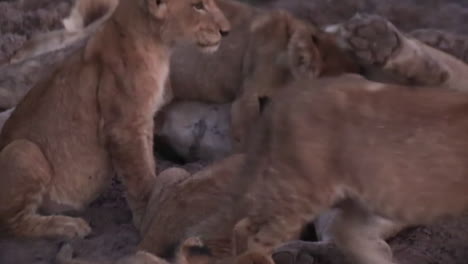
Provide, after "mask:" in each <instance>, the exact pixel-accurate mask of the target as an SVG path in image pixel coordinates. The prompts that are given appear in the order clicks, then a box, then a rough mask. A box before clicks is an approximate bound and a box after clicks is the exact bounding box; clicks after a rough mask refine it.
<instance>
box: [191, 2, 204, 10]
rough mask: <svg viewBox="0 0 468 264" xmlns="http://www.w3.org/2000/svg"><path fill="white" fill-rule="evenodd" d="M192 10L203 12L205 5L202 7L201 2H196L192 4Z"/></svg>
mask: <svg viewBox="0 0 468 264" xmlns="http://www.w3.org/2000/svg"><path fill="white" fill-rule="evenodd" d="M193 8H194V9H195V10H204V9H205V5H203V2H197V3H194V4H193Z"/></svg>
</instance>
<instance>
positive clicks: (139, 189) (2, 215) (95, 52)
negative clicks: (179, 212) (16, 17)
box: [0, 0, 230, 238]
mask: <svg viewBox="0 0 468 264" xmlns="http://www.w3.org/2000/svg"><path fill="white" fill-rule="evenodd" d="M229 29H230V24H229V22H228V21H227V20H226V18H225V17H224V15H223V13H222V12H221V11H220V10H219V8H218V7H217V5H216V3H215V1H214V0H194V1H192V0H157V1H149V0H139V1H133V0H121V1H119V2H118V6H117V7H116V9H115V12H114V13H113V14H112V16H111V17H110V18H109V20H107V21H106V22H105V24H104V25H103V27H102V28H101V29H100V30H99V31H98V32H97V33H96V34H95V35H94V36H92V37H91V38H90V39H89V41H88V43H87V44H86V45H85V47H84V48H83V49H81V50H79V51H78V52H76V53H75V54H73V55H72V56H71V57H69V58H68V59H66V60H65V61H64V62H63V64H62V65H61V66H60V68H59V69H58V70H56V71H55V72H54V74H53V75H52V76H50V77H49V78H47V79H45V80H44V81H43V82H41V83H39V84H38V85H37V86H35V87H34V88H33V89H32V90H31V91H30V92H29V93H28V94H27V95H26V97H25V98H24V99H23V100H22V101H21V102H20V104H19V105H18V106H17V107H16V109H15V110H14V112H13V114H12V115H11V117H10V119H9V120H8V121H7V122H6V123H5V126H4V127H3V130H2V133H1V135H0V148H1V149H2V151H1V153H0V168H1V171H2V173H1V175H0V180H1V182H2V184H1V187H0V193H1V194H0V204H1V205H0V224H1V226H2V228H3V229H5V230H7V231H9V232H11V233H13V234H15V235H19V236H34V237H41V236H56V235H59V236H65V237H69V238H71V237H76V236H79V237H83V236H85V235H87V234H89V233H90V232H91V228H90V227H89V225H88V224H87V223H86V222H85V221H84V220H83V219H81V218H73V217H68V216H63V215H55V214H53V215H41V214H39V212H41V213H42V212H45V213H59V212H64V211H65V210H70V209H71V210H78V209H80V208H82V207H83V206H85V205H86V204H87V203H88V202H90V201H91V200H93V199H94V198H95V197H96V196H97V195H98V194H99V192H100V191H101V190H102V189H103V188H104V187H105V186H106V183H107V181H108V180H109V179H110V178H111V176H112V174H113V172H114V171H115V172H116V173H117V174H118V176H120V177H121V178H122V179H123V181H124V182H125V185H126V195H127V200H128V202H129V205H130V207H131V209H132V210H133V216H134V222H135V223H136V224H137V225H138V224H139V219H140V218H141V214H142V212H143V211H144V208H145V206H146V202H147V200H148V198H149V195H150V191H151V190H152V186H153V183H154V180H155V177H156V176H155V162H154V157H153V153H152V138H153V137H152V135H153V115H154V114H155V112H156V111H157V110H158V109H159V108H160V107H161V106H162V105H163V103H164V102H163V94H164V85H165V83H166V80H167V76H168V71H169V60H170V54H171V52H170V50H171V47H173V46H175V45H176V44H177V43H179V42H192V43H195V44H197V45H198V46H199V47H200V48H201V49H203V50H206V51H210V52H212V51H214V50H216V49H217V47H218V46H219V44H220V41H221V38H222V36H223V35H226V34H227V33H228V32H229Z"/></svg>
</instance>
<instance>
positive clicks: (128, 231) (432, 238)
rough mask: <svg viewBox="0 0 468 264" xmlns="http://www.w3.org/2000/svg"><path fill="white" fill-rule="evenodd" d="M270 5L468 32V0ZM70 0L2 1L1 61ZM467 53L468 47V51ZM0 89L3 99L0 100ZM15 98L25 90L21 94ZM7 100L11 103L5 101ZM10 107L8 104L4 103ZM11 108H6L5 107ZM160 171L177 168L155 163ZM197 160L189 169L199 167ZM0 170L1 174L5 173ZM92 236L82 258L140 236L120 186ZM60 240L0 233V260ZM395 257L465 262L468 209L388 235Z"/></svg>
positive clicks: (119, 249)
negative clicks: (461, 214) (374, 15)
mask: <svg viewBox="0 0 468 264" xmlns="http://www.w3.org/2000/svg"><path fill="white" fill-rule="evenodd" d="M252 2H256V3H258V4H262V5H267V6H269V7H282V8H286V9H289V10H291V11H293V12H294V13H295V14H297V15H299V16H301V17H303V18H305V19H308V20H311V21H314V22H316V23H318V24H328V23H336V22H339V21H342V20H344V19H347V18H349V17H351V16H352V15H353V14H354V13H356V12H370V13H378V14H381V15H384V16H386V17H388V18H389V19H390V20H391V21H392V22H394V23H395V24H396V25H397V26H398V27H400V28H402V29H403V30H413V29H418V28H429V27H431V28H439V29H444V30H447V31H451V32H455V33H460V34H468V27H466V21H468V1H466V0H277V1H272V0H255V1H252ZM71 3H72V0H0V61H1V60H2V59H4V58H5V57H6V56H8V55H10V54H11V53H12V52H13V51H14V50H15V49H16V48H18V47H20V46H21V45H22V44H23V43H24V41H25V40H26V39H28V38H29V37H30V36H31V35H32V34H34V33H37V32H44V31H48V30H52V29H55V28H58V27H59V26H60V24H59V21H60V18H62V17H63V16H64V15H66V14H67V12H68V9H69V8H70V6H71ZM467 52H468V51H467ZM66 54H67V51H64V52H57V53H54V54H52V55H46V56H41V57H39V58H38V59H37V60H33V61H32V62H28V63H30V68H29V69H28V72H27V73H25V72H19V70H18V68H15V67H10V68H0V88H1V87H2V86H5V85H9V86H13V87H25V86H31V85H33V84H34V83H35V82H36V81H37V80H38V79H39V78H41V77H42V76H44V75H45V74H47V72H48V71H50V68H51V67H50V66H51V65H54V64H55V63H56V62H57V61H58V60H61V59H62V58H63V57H64V56H66ZM2 96H4V97H5V96H6V95H2V94H1V92H0V101H1V100H2ZM17 96H22V95H21V94H18V95H17ZM7 103H8V102H7ZM7 105H8V104H7ZM4 108H7V107H4ZM158 165H159V168H158V169H159V170H162V169H164V168H167V167H170V166H173V165H174V164H173V163H171V162H169V161H158ZM202 166H203V165H202V164H200V163H197V164H189V165H186V166H185V167H186V168H188V169H189V170H191V171H196V170H198V169H200V168H201V167H202ZM0 173H1V172H0ZM78 214H80V215H83V216H84V218H85V219H86V220H88V221H89V223H90V224H91V226H92V227H93V234H92V235H91V236H90V237H88V238H86V239H83V240H80V239H77V240H74V241H71V244H72V246H73V248H74V249H75V251H76V255H77V257H80V258H85V259H93V260H99V261H102V263H109V262H110V261H112V260H115V259H117V258H119V257H121V256H124V255H127V254H129V253H131V252H133V251H134V250H135V248H136V245H137V243H138V241H139V236H138V233H137V232H136V230H135V228H134V227H133V226H132V224H131V214H130V211H129V209H128V208H127V206H126V203H125V200H124V198H123V195H122V186H121V184H119V183H118V182H117V181H114V182H113V184H112V186H111V187H110V188H109V189H108V190H107V191H106V192H105V193H104V194H103V195H102V196H101V197H100V198H99V199H98V200H97V201H95V202H94V203H92V205H91V206H90V207H89V208H88V209H87V210H85V211H84V212H81V213H78ZM62 244H63V241H61V240H60V239H55V240H44V239H41V240H21V239H16V238H9V237H3V236H1V234H0V264H45V263H53V259H54V257H55V255H56V253H57V250H58V249H59V247H60V246H61V245H62ZM391 245H392V247H393V249H394V251H395V254H396V256H397V259H398V260H399V261H400V263H402V264H410V263H411V264H413V263H418V264H420V263H421V264H439V263H440V264H466V263H468V215H467V216H465V217H462V218H459V219H452V220H446V221H443V222H441V223H439V224H436V225H433V226H431V227H418V228H413V229H410V230H407V231H405V232H403V233H402V234H400V235H399V236H397V237H396V238H394V239H392V240H391Z"/></svg>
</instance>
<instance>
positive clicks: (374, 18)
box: [325, 14, 450, 85]
mask: <svg viewBox="0 0 468 264" xmlns="http://www.w3.org/2000/svg"><path fill="white" fill-rule="evenodd" d="M325 30H326V31H328V32H330V33H333V34H336V35H337V37H338V39H339V44H340V45H341V47H342V48H344V49H346V50H349V51H350V52H351V53H352V54H353V55H354V56H355V58H356V59H357V61H358V62H359V63H360V64H361V65H363V66H364V68H365V69H367V71H368V72H369V75H370V76H368V77H370V78H374V76H373V75H374V72H375V69H378V70H380V71H381V72H383V73H386V74H387V75H388V77H387V75H381V74H379V75H378V77H377V78H378V81H381V80H380V78H381V76H385V77H383V79H384V81H393V82H394V81H396V82H400V83H403V84H412V85H441V84H443V83H444V82H446V81H447V79H448V77H449V74H450V69H449V68H448V67H447V65H446V63H445V62H444V61H443V60H441V58H439V56H437V55H435V54H436V53H439V51H436V50H433V49H432V48H431V47H429V46H426V45H425V44H423V43H421V42H419V41H418V40H416V39H412V38H410V37H407V36H406V35H404V34H403V33H402V32H400V31H399V30H398V29H397V28H396V27H395V26H394V25H393V24H392V23H390V22H389V21H388V20H386V19H385V18H383V17H380V16H378V15H364V14H357V15H355V16H354V17H352V18H351V19H350V20H349V21H347V22H346V23H344V24H341V25H338V26H336V25H335V26H330V27H328V28H326V29H325ZM438 55H440V54H438Z"/></svg>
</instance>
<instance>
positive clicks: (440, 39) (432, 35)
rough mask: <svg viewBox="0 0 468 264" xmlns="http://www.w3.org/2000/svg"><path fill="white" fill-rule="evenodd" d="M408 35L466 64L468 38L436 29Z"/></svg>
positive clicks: (417, 31)
mask: <svg viewBox="0 0 468 264" xmlns="http://www.w3.org/2000/svg"><path fill="white" fill-rule="evenodd" d="M409 35H410V36H411V37H413V38H415V39H417V40H419V41H421V42H423V43H425V44H426V45H429V46H431V47H433V48H436V49H438V50H442V51H444V52H446V53H448V54H450V55H452V56H454V57H455V58H458V59H460V60H462V61H463V62H465V63H468V36H465V35H458V34H454V33H452V32H447V31H442V30H437V29H418V30H415V31H412V32H410V33H409Z"/></svg>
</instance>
